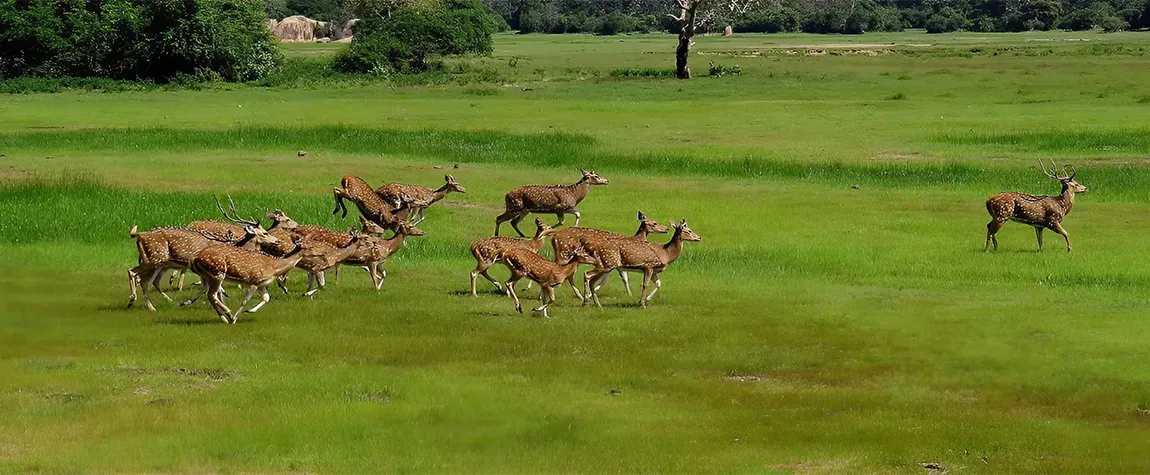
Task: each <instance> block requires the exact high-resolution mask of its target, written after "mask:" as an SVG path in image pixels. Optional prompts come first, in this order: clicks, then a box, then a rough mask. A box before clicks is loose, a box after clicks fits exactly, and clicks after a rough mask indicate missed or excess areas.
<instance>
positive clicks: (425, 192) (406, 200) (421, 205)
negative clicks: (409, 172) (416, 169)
mask: <svg viewBox="0 0 1150 475" xmlns="http://www.w3.org/2000/svg"><path fill="white" fill-rule="evenodd" d="M443 179H444V180H445V181H446V183H444V184H443V186H441V187H439V188H437V189H434V190H433V189H431V188H427V187H425V186H418V185H405V184H403V183H388V184H386V185H383V186H381V187H379V188H376V189H375V193H376V194H377V195H379V197H380V198H383V201H385V202H388V203H399V204H400V206H396V207H397V208H400V207H403V206H406V207H407V208H408V209H409V210H410V213H411V219H413V220H414V221H415V222H414V224H419V223H422V222H423V220H424V219H425V218H426V217H425V216H424V215H423V211H424V210H426V209H427V208H429V207H431V205H433V204H435V203H436V202H437V201H439V200H442V199H443V198H444V197H446V196H447V194H448V193H451V192H453V191H454V192H457V193H467V188H464V187H462V186H460V185H459V183H458V182H456V181H455V177H453V176H451V175H444V177H443ZM416 214H418V215H419V216H418V219H416V216H415V215H416Z"/></svg>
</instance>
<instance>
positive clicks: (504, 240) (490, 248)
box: [471, 218, 558, 296]
mask: <svg viewBox="0 0 1150 475" xmlns="http://www.w3.org/2000/svg"><path fill="white" fill-rule="evenodd" d="M535 228H536V229H535V237H533V238H531V239H516V238H509V237H503V236H495V237H489V238H483V239H480V240H478V241H475V242H473V243H471V255H472V256H474V257H475V270H473V271H471V295H476V296H477V295H479V294H477V293H476V292H475V281H476V279H477V278H478V277H479V276H481V275H482V276H483V277H484V278H485V279H487V280H488V281H490V282H491V283H492V284H494V285H495V288H496V289H499V290H500V291H502V290H503V286H502V285H500V284H499V281H497V280H495V279H493V278H492V277H491V275H489V274H488V273H487V269H488V268H490V267H491V266H492V264H495V261H496V258H495V254H496V253H498V252H499V251H500V250H511V249H526V250H528V251H531V252H534V253H536V254H538V253H539V250H540V249H543V238H544V237H546V236H549V235H553V233H554V232H555V230H554V229H552V228H551V226H548V225H547V224H545V223H544V222H543V221H542V220H540V219H539V218H535ZM556 255H558V254H556Z"/></svg>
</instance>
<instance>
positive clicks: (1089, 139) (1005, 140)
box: [937, 128, 1150, 154]
mask: <svg viewBox="0 0 1150 475" xmlns="http://www.w3.org/2000/svg"><path fill="white" fill-rule="evenodd" d="M937 140H938V141H940V142H943V143H947V144H952V145H983V146H985V145H991V146H997V148H1006V147H1009V148H1011V149H1015V150H1018V149H1021V150H1025V151H1031V152H1060V153H1073V154H1090V153H1099V152H1102V153H1105V152H1125V153H1140V154H1147V153H1150V130H1148V129H1145V128H1128V129H1120V130H1101V131H1091V130H1053V131H1035V132H1001V133H977V132H964V133H944V134H940V135H938V137H937Z"/></svg>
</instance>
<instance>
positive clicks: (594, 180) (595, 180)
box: [579, 170, 607, 185]
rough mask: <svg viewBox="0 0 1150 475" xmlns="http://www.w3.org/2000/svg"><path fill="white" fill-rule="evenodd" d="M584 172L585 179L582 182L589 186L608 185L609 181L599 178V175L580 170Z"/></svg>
mask: <svg viewBox="0 0 1150 475" xmlns="http://www.w3.org/2000/svg"><path fill="white" fill-rule="evenodd" d="M579 171H581V172H583V179H582V180H579V181H580V182H583V183H587V184H588V185H606V184H607V179H606V178H603V177H601V176H599V174H598V173H595V172H593V171H588V170H579Z"/></svg>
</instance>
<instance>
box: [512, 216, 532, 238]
mask: <svg viewBox="0 0 1150 475" xmlns="http://www.w3.org/2000/svg"><path fill="white" fill-rule="evenodd" d="M528 214H530V213H528V212H527V211H520V212H518V213H517V214H516V215H515V217H514V218H511V227H512V228H514V229H515V232H517V233H519V237H527V235H525V234H523V231H521V230H519V223H521V222H523V218H526V217H527V215H528Z"/></svg>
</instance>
